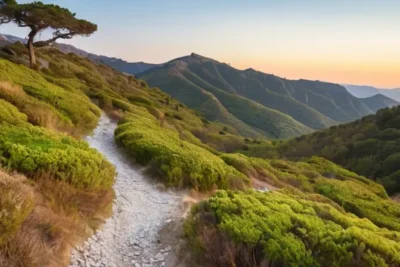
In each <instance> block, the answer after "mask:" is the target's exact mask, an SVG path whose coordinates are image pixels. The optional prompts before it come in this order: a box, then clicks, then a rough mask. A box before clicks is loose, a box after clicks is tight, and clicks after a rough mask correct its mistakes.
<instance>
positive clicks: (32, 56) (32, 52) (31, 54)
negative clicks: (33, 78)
mask: <svg viewBox="0 0 400 267" xmlns="http://www.w3.org/2000/svg"><path fill="white" fill-rule="evenodd" d="M36 33H37V30H36V29H33V28H31V32H30V33H29V38H28V43H27V45H26V47H27V48H28V50H29V62H30V67H31V69H33V68H34V67H35V65H36V56H35V49H34V47H33V40H34V39H35V36H36Z"/></svg>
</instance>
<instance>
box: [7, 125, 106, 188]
mask: <svg viewBox="0 0 400 267" xmlns="http://www.w3.org/2000/svg"><path fill="white" fill-rule="evenodd" d="M0 163H1V165H3V166H5V167H6V168H8V169H10V170H17V171H19V172H22V173H24V174H26V175H28V176H30V177H41V176H46V175H47V176H50V177H53V178H55V179H58V180H62V181H65V182H68V183H70V184H72V185H74V186H75V187H78V188H109V187H111V185H112V184H113V181H114V168H113V167H112V165H111V164H110V163H109V162H107V161H106V160H105V159H104V158H103V156H102V155H101V154H100V153H99V152H97V151H96V150H95V149H91V148H89V146H88V145H87V143H86V142H83V141H77V140H75V139H73V138H71V137H68V136H67V135H64V134H58V133H55V132H51V131H48V130H45V129H43V128H39V127H34V126H31V125H29V124H25V125H22V126H18V125H10V124H6V123H0Z"/></svg>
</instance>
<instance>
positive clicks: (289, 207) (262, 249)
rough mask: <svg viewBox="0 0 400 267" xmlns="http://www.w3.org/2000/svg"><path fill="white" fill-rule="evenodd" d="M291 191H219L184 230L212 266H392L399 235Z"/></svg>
mask: <svg viewBox="0 0 400 267" xmlns="http://www.w3.org/2000/svg"><path fill="white" fill-rule="evenodd" d="M326 202H328V201H327V200H325V199H324V198H323V197H321V196H318V195H316V196H315V195H309V194H306V195H303V194H302V193H299V192H296V191H280V192H270V193H260V192H255V191H245V192H240V191H220V192H218V193H217V194H216V195H215V196H213V197H211V198H210V199H209V200H208V201H206V202H203V203H201V204H200V205H198V206H197V207H195V208H194V209H193V212H192V216H191V217H190V219H189V220H188V221H187V223H186V233H187V235H188V236H189V237H190V239H191V242H192V245H193V246H195V247H197V251H199V252H201V253H204V254H205V256H206V257H207V258H208V259H209V260H211V261H212V262H214V263H216V265H218V266H398V265H399V264H400V257H399V256H400V246H399V238H400V233H399V232H395V231H391V230H388V229H385V228H379V227H377V226H376V225H374V224H373V223H371V222H370V221H369V220H367V219H361V218H358V217H356V216H354V215H352V214H350V213H347V212H346V211H344V210H343V209H341V208H340V207H337V206H335V205H331V204H329V202H328V203H326Z"/></svg>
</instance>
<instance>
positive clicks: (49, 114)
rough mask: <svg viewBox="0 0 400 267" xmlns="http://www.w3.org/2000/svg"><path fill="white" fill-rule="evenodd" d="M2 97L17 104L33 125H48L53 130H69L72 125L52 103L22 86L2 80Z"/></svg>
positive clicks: (0, 83) (0, 90) (0, 95)
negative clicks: (46, 101) (32, 95)
mask: <svg viewBox="0 0 400 267" xmlns="http://www.w3.org/2000/svg"><path fill="white" fill-rule="evenodd" d="M0 98H3V99H5V100H6V101H8V102H10V103H11V104H13V105H14V106H16V107H17V108H18V109H19V110H20V111H21V112H22V113H25V114H26V115H27V116H28V121H29V122H30V123H32V124H33V125H38V126H42V127H46V128H48V129H52V130H58V131H63V132H68V131H69V130H70V128H71V126H72V124H71V123H70V122H68V121H67V120H65V118H62V115H61V114H60V113H59V112H58V111H57V110H56V109H55V108H54V107H53V106H51V105H49V104H47V103H45V102H42V101H39V100H37V99H34V98H32V97H31V96H29V95H28V94H26V92H25V91H24V90H23V89H22V87H21V86H18V85H13V84H11V83H9V82H0Z"/></svg>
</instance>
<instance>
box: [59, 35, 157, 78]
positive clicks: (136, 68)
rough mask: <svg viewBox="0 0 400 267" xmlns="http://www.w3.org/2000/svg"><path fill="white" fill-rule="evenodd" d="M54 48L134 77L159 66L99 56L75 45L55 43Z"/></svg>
mask: <svg viewBox="0 0 400 267" xmlns="http://www.w3.org/2000/svg"><path fill="white" fill-rule="evenodd" d="M53 46H55V47H57V48H58V49H60V50H61V51H63V52H65V53H74V54H77V55H79V56H81V57H87V58H89V59H90V60H92V61H93V62H95V63H104V64H107V65H109V66H110V67H113V68H114V69H116V70H119V71H121V72H125V73H128V74H133V75H134V74H137V73H139V72H143V71H146V70H148V69H150V68H153V67H156V66H158V65H157V64H150V63H145V62H127V61H124V60H122V59H119V58H114V57H107V56H99V55H96V54H92V53H88V52H86V51H84V50H81V49H79V48H76V47H75V46H73V45H68V44H60V43H55V44H54V45H53Z"/></svg>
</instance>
